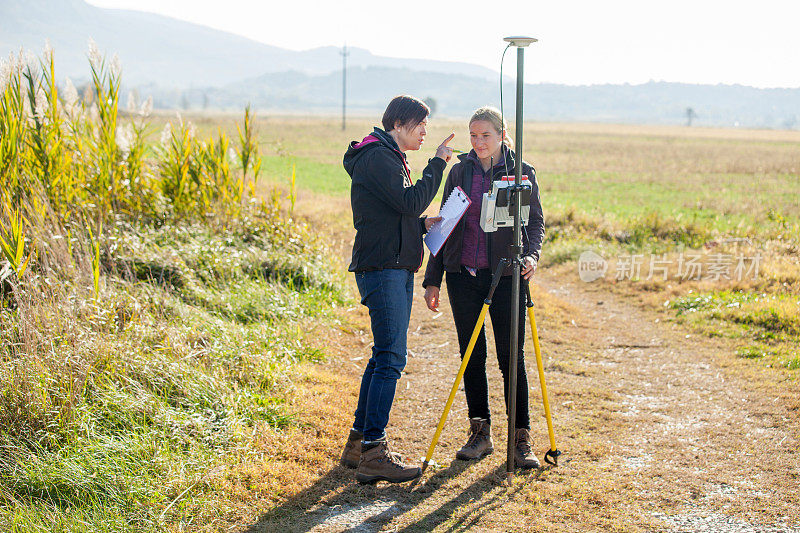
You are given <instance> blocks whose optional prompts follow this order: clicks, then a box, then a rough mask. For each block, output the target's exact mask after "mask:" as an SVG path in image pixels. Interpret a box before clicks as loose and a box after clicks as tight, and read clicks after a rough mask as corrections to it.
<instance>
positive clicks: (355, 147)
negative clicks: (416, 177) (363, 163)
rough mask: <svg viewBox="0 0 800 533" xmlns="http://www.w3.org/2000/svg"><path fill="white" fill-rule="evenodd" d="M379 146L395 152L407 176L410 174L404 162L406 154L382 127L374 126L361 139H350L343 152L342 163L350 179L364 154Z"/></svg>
mask: <svg viewBox="0 0 800 533" xmlns="http://www.w3.org/2000/svg"><path fill="white" fill-rule="evenodd" d="M380 147H383V148H387V149H389V150H391V151H392V152H393V153H394V154H396V155H397V157H398V159H400V161H402V163H403V166H404V167H405V169H406V172H407V173H408V175H409V177H410V176H411V172H410V171H409V168H408V163H407V162H406V155H405V154H404V153H403V152H401V151H400V147H399V146H397V143H396V142H395V140H394V138H393V137H392V136H391V135H389V134H388V133H386V132H385V131H383V130H382V129H380V128H378V127H375V128H374V129H373V130H372V133H370V134H369V135H367V136H366V137H364V138H363V139H362V140H361V141H352V142H351V143H350V146H349V147H348V148H347V151H346V152H345V153H344V159H343V160H342V163H343V164H344V169H345V171H347V173H348V174H349V175H350V178H351V179H352V177H353V169H354V168H355V166H356V164H357V163H358V161H359V160H360V159H361V158H362V157H363V156H364V154H366V153H369V152H370V151H371V150H374V149H376V148H380Z"/></svg>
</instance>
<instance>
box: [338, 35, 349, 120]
mask: <svg viewBox="0 0 800 533" xmlns="http://www.w3.org/2000/svg"><path fill="white" fill-rule="evenodd" d="M339 53H340V54H341V55H342V131H344V129H345V126H346V124H347V56H349V55H350V52H348V51H347V45H344V46H343V47H342V51H341V52H339Z"/></svg>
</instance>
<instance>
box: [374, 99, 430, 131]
mask: <svg viewBox="0 0 800 533" xmlns="http://www.w3.org/2000/svg"><path fill="white" fill-rule="evenodd" d="M430 113H431V108H429V107H428V106H427V104H426V103H425V102H423V101H422V100H420V99H418V98H414V97H413V96H409V95H407V94H402V95H400V96H395V97H394V98H392V101H391V102H389V105H388V106H386V111H384V112H383V118H382V119H381V123H382V124H383V129H384V130H386V131H391V130H393V129H394V126H395V124H398V123H399V124H398V125H399V126H412V127H413V126H416V125H417V124H419V123H420V122H422V121H423V120H425V118H426V117H427V116H428V115H430Z"/></svg>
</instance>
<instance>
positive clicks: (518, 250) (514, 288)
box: [500, 36, 538, 485]
mask: <svg viewBox="0 0 800 533" xmlns="http://www.w3.org/2000/svg"><path fill="white" fill-rule="evenodd" d="M503 40H504V41H506V42H507V43H510V45H511V46H516V47H517V117H516V122H515V124H514V129H515V130H516V135H515V139H514V150H515V155H516V165H515V170H514V192H513V193H512V196H511V198H512V201H513V204H512V207H511V208H512V210H513V216H514V243H513V244H512V245H511V250H510V251H511V261H512V264H513V268H512V280H511V317H512V319H511V353H510V354H509V362H508V369H509V372H510V374H509V379H508V456H507V460H506V482H507V483H508V484H509V485H511V481H512V479H513V477H514V444H515V437H516V433H517V432H516V416H517V361H518V358H519V354H518V350H519V316H520V308H519V300H520V270H521V266H522V262H521V261H522V220H521V215H520V212H521V211H522V194H520V193H521V189H522V126H523V118H522V110H523V109H522V96H523V95H522V93H523V89H524V87H525V85H524V83H525V48H526V47H528V46H529V45H530V44H531V43H535V42H536V41H538V39H535V38H533V37H520V36H515V37H506V38H505V39H503ZM502 83H503V82H502V80H500V84H501V90H502ZM514 317H516V318H514Z"/></svg>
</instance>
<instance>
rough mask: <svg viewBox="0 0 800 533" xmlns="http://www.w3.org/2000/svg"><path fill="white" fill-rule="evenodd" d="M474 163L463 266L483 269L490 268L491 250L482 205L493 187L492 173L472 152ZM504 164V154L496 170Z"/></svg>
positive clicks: (463, 244) (464, 239) (465, 223)
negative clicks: (482, 215)
mask: <svg viewBox="0 0 800 533" xmlns="http://www.w3.org/2000/svg"><path fill="white" fill-rule="evenodd" d="M469 159H470V160H471V161H472V188H471V189H470V192H469V199H470V200H472V203H471V204H470V205H469V207H468V208H467V212H466V213H465V214H464V236H463V239H462V241H461V264H462V265H464V266H465V267H470V268H475V269H481V268H489V249H488V248H487V246H486V233H484V232H483V230H482V229H481V203H482V202H483V193H486V192H489V189H491V187H492V175H491V172H484V171H483V167H482V166H481V162H480V160H479V159H478V158H477V156H476V155H475V151H474V150H472V151H470V153H469ZM503 163H504V158H503V153H502V152H501V153H500V160H499V161H497V163H495V165H494V168H498V167H500V166H502V165H503Z"/></svg>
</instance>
